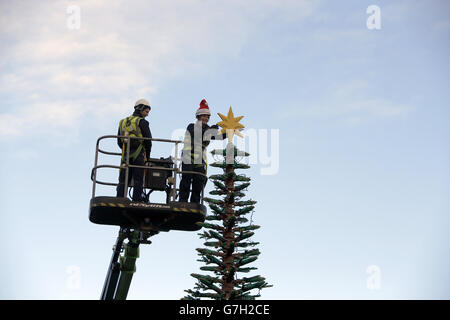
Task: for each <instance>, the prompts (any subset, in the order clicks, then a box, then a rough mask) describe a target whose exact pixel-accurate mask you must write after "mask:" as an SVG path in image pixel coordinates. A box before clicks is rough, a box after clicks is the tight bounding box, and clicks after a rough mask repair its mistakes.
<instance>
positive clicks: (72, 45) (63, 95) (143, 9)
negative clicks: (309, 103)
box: [0, 0, 316, 136]
mask: <svg viewBox="0 0 450 320" xmlns="http://www.w3.org/2000/svg"><path fill="white" fill-rule="evenodd" d="M315 3H316V1H307V0H303V1H299V0H296V1H293V0H283V1H273V0H264V1H256V0H255V1H245V2H242V1H227V2H226V3H225V2H224V3H220V4H218V3H215V2H205V1H200V0H192V1H187V2H186V1H181V0H180V1H151V2H148V1H133V2H128V1H122V0H111V1H103V0H79V1H76V2H67V1H39V2H29V1H17V2H8V3H6V2H3V3H1V4H0V40H2V41H3V45H2V49H1V50H2V51H1V54H0V74H1V76H0V97H4V99H3V103H2V106H1V110H0V134H1V135H6V136H19V135H23V134H26V132H25V131H21V132H18V130H17V128H18V127H20V126H21V125H29V126H31V127H30V129H35V131H36V132H41V131H42V132H46V133H51V132H53V131H54V130H55V129H57V128H63V127H67V126H69V127H70V126H77V125H78V124H79V122H80V121H79V120H80V118H81V117H83V115H86V114H89V115H94V116H99V117H103V116H104V115H103V114H102V110H101V109H100V110H99V109H98V107H97V105H99V102H101V103H102V105H108V110H109V111H110V115H111V116H112V117H114V116H116V115H118V114H119V113H120V114H122V113H123V110H124V108H128V106H129V105H130V103H132V101H125V100H126V97H130V96H133V97H136V99H137V98H139V97H146V98H148V99H150V100H151V96H152V95H154V94H155V93H157V91H158V88H160V87H161V86H162V85H164V82H165V81H166V80H167V79H170V78H172V77H176V76H179V75H183V74H185V73H189V72H193V71H195V72H196V73H204V72H209V71H210V70H213V69H214V66H215V65H216V64H217V63H218V62H220V61H221V60H222V59H233V58H234V57H237V56H238V55H239V54H240V51H241V50H242V48H243V46H244V45H245V43H246V41H247V39H248V38H249V37H250V36H251V34H252V32H254V31H255V30H257V29H258V27H259V26H260V24H261V23H263V22H264V19H265V18H266V17H267V16H268V15H270V14H273V12H275V13H276V14H277V16H278V18H279V19H280V20H281V21H283V20H292V19H301V18H303V17H305V16H308V15H310V14H311V13H312V12H313V9H314V7H315V5H314V4H315ZM69 5H78V6H79V7H80V9H81V10H80V12H81V15H80V19H81V20H80V21H81V23H80V26H81V27H80V29H79V30H77V29H75V30H70V29H69V28H67V19H68V17H69V16H68V14H67V12H66V9H67V7H68V6H69ZM8 101H9V102H8ZM12 101H13V102H12ZM17 102H18V103H17ZM122 103H123V107H120V104H122ZM111 105H115V106H116V107H114V108H113V110H112V113H111ZM37 111H38V112H37ZM114 112H117V114H115V113H114Z"/></svg>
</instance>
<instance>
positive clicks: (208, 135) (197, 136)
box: [182, 121, 223, 166]
mask: <svg viewBox="0 0 450 320" xmlns="http://www.w3.org/2000/svg"><path fill="white" fill-rule="evenodd" d="M211 129H212V130H211ZM216 135H217V126H215V125H214V126H211V127H210V126H208V125H203V124H202V123H201V121H197V122H196V123H190V124H189V125H188V127H187V129H186V133H185V135H184V141H183V142H184V147H183V156H182V159H183V163H185V164H194V165H197V166H205V165H207V154H206V147H207V146H208V145H209V143H210V141H211V140H212V139H216ZM219 138H222V139H223V137H219Z"/></svg>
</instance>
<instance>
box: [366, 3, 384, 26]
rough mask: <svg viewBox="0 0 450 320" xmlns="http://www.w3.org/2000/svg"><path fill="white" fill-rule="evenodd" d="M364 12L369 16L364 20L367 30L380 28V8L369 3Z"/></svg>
mask: <svg viewBox="0 0 450 320" xmlns="http://www.w3.org/2000/svg"><path fill="white" fill-rule="evenodd" d="M366 13H367V14H369V17H368V18H367V20H366V26H367V29H369V30H380V29H381V9H380V7H379V6H377V5H374V4H373V5H370V6H368V7H367V9H366Z"/></svg>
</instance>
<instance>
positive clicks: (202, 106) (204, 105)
mask: <svg viewBox="0 0 450 320" xmlns="http://www.w3.org/2000/svg"><path fill="white" fill-rule="evenodd" d="M202 114H206V115H208V116H210V115H211V112H210V111H209V107H208V102H206V100H205V99H203V100H202V101H201V102H200V108H198V109H197V112H196V113H195V116H196V117H198V116H200V115H202Z"/></svg>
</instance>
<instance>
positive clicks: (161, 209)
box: [89, 197, 206, 231]
mask: <svg viewBox="0 0 450 320" xmlns="http://www.w3.org/2000/svg"><path fill="white" fill-rule="evenodd" d="M205 216H206V207H205V206H204V205H202V204H199V203H188V202H169V203H167V204H166V203H142V202H133V201H131V200H129V199H127V198H117V197H95V198H92V199H91V202H90V208H89V220H90V221H91V222H93V223H96V224H104V225H115V226H121V227H124V228H133V229H137V230H144V231H145V230H157V231H170V230H180V231H198V230H200V229H201V228H202V227H201V226H199V225H198V224H197V222H204V221H205Z"/></svg>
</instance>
